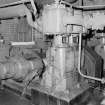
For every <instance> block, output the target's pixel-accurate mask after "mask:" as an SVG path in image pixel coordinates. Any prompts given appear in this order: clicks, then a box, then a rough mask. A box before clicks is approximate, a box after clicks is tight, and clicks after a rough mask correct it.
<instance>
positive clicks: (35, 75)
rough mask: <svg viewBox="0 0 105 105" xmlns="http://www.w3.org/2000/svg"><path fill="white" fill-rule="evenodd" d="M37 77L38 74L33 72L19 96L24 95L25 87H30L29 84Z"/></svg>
mask: <svg viewBox="0 0 105 105" xmlns="http://www.w3.org/2000/svg"><path fill="white" fill-rule="evenodd" d="M37 76H39V74H38V73H36V72H35V74H34V75H33V76H32V78H31V79H30V80H29V81H27V82H25V86H24V88H23V91H22V93H21V96H24V94H25V93H26V91H27V87H28V86H29V85H30V83H31V82H32V81H33V80H34V79H35V78H36V77H37Z"/></svg>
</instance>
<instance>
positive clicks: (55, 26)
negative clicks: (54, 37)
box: [42, 3, 83, 34]
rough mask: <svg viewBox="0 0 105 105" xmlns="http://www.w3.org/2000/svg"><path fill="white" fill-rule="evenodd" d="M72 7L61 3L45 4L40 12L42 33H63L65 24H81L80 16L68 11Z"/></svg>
mask: <svg viewBox="0 0 105 105" xmlns="http://www.w3.org/2000/svg"><path fill="white" fill-rule="evenodd" d="M70 9H72V8H69V10H68V8H67V7H66V6H65V5H63V4H57V3H54V4H52V5H46V6H45V7H44V10H43V13H42V27H43V33H44V34H64V33H66V31H67V30H66V26H67V25H71V24H72V25H79V26H82V25H83V19H82V16H79V15H75V14H72V13H70V12H71V10H70Z"/></svg>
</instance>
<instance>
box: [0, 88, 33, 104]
mask: <svg viewBox="0 0 105 105" xmlns="http://www.w3.org/2000/svg"><path fill="white" fill-rule="evenodd" d="M0 105H32V104H31V102H30V101H29V100H27V99H24V98H23V97H20V96H18V95H16V94H14V93H13V92H11V91H8V90H0Z"/></svg>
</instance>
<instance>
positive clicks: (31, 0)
mask: <svg viewBox="0 0 105 105" xmlns="http://www.w3.org/2000/svg"><path fill="white" fill-rule="evenodd" d="M30 2H31V5H32V7H33V10H34V15H36V11H37V10H36V7H35V4H34V1H33V0H30Z"/></svg>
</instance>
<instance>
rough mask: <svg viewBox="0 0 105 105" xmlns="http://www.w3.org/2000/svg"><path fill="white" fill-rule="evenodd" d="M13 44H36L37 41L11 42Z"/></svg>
mask: <svg viewBox="0 0 105 105" xmlns="http://www.w3.org/2000/svg"><path fill="white" fill-rule="evenodd" d="M11 45H12V46H21V45H35V42H34V41H33V42H11Z"/></svg>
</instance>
